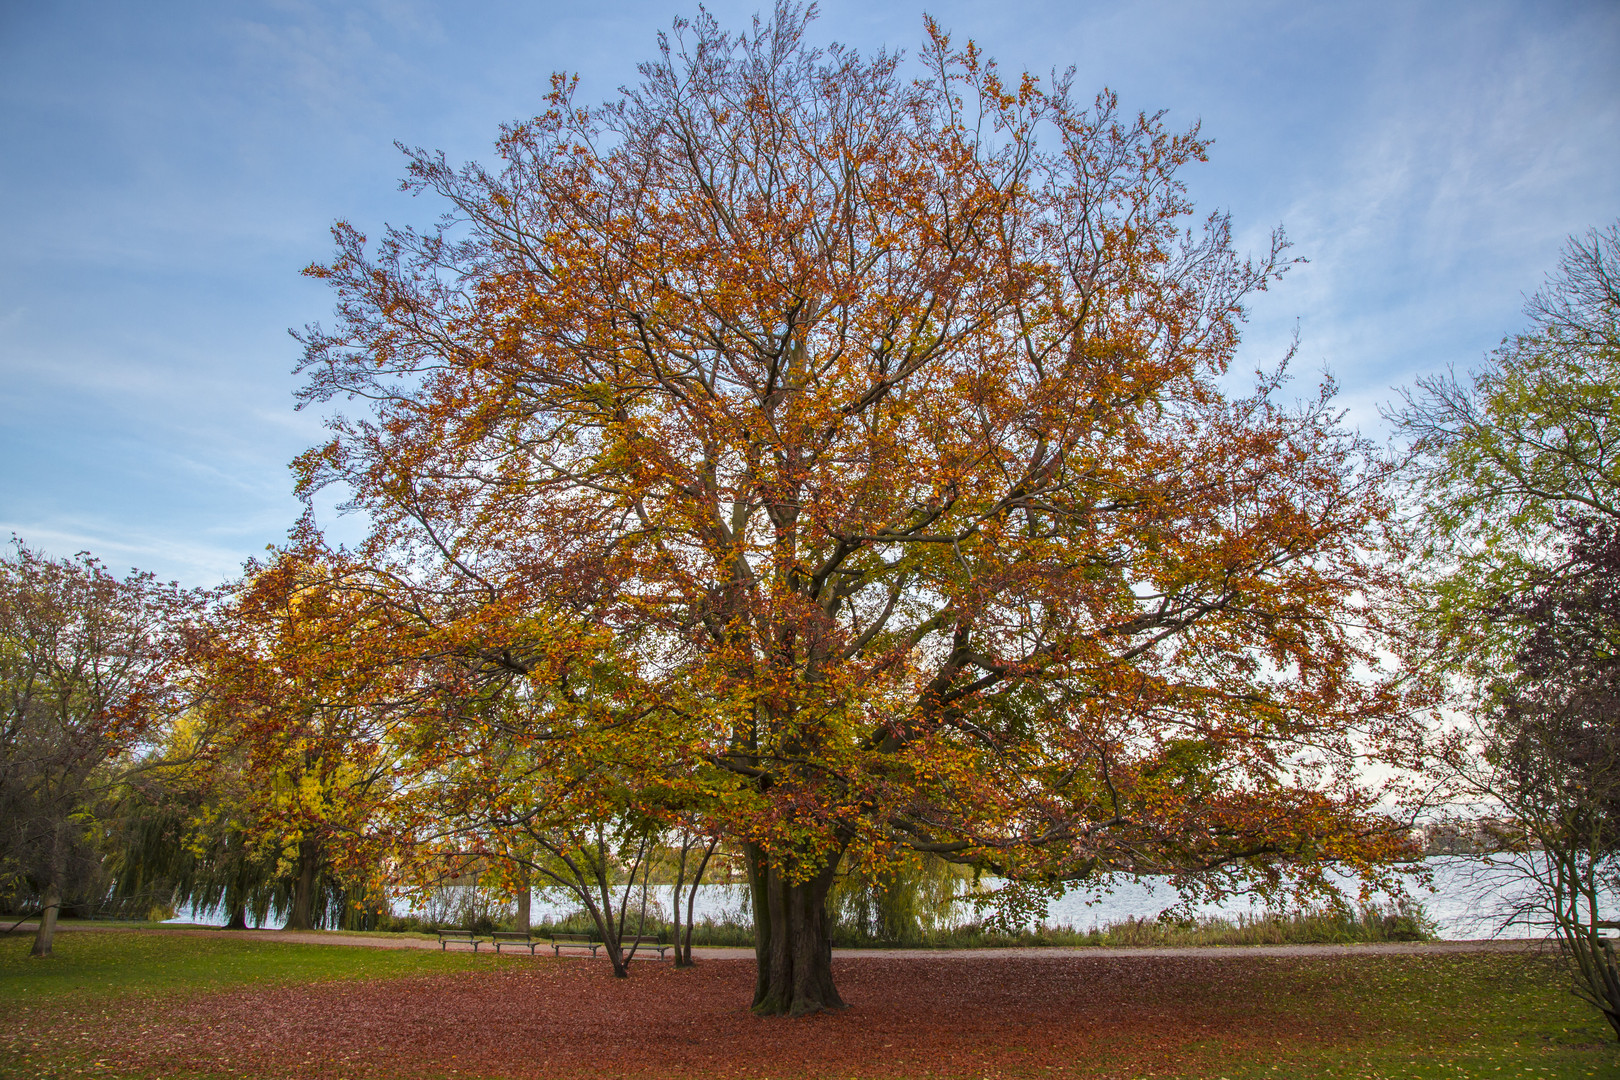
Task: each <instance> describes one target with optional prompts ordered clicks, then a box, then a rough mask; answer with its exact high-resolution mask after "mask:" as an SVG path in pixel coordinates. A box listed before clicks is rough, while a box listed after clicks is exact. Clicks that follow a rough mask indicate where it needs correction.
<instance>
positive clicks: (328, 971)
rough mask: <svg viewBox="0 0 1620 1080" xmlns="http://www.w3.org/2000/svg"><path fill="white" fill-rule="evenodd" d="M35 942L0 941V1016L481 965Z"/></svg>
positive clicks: (92, 938) (396, 955)
mask: <svg viewBox="0 0 1620 1080" xmlns="http://www.w3.org/2000/svg"><path fill="white" fill-rule="evenodd" d="M33 940H34V936H33V935H32V934H21V933H18V934H11V935H9V936H6V937H0V1012H3V1011H4V1010H5V1009H7V1008H10V1007H15V1006H19V1005H23V1004H37V1003H40V1002H42V1001H48V1000H49V999H51V998H54V997H59V996H63V995H72V996H75V997H76V998H77V1000H79V1001H81V1002H85V1001H89V1000H93V999H95V998H100V997H107V998H122V997H126V996H129V995H132V994H164V993H179V992H191V991H198V990H212V989H217V988H222V987H227V986H243V985H286V984H291V983H307V982H315V981H317V980H327V979H389V978H397V977H399V976H402V975H425V974H431V973H436V972H446V971H467V970H470V969H472V968H473V967H474V965H475V964H476V963H477V962H478V961H479V960H481V959H482V957H481V956H475V955H473V954H472V953H470V952H467V951H465V950H463V951H461V952H441V951H439V950H422V949H368V948H342V947H339V946H332V945H294V944H286V943H282V942H275V941H263V940H259V941H255V940H254V939H253V937H252V935H251V932H249V933H246V934H244V933H231V932H225V931H219V932H217V933H211V934H196V935H192V934H185V935H181V934H170V933H143V932H141V931H139V930H133V931H131V930H123V929H119V930H111V931H88V930H70V931H67V932H62V933H58V934H57V935H56V941H55V943H54V948H53V949H52V953H53V955H52V956H51V957H50V958H48V959H46V960H34V959H31V958H30V957H29V955H28V950H29V948H30V947H31V946H32V945H33Z"/></svg>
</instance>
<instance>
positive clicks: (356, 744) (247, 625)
mask: <svg viewBox="0 0 1620 1080" xmlns="http://www.w3.org/2000/svg"><path fill="white" fill-rule="evenodd" d="M363 582H364V579H362V578H360V577H358V576H356V575H355V573H354V572H353V571H352V570H351V568H349V567H348V566H346V565H345V563H344V562H343V559H342V556H341V555H339V554H335V553H332V552H329V551H326V550H325V549H324V548H323V547H322V546H321V545H320V543H319V540H318V538H316V537H315V536H314V534H313V533H312V532H310V531H309V529H308V528H307V525H306V526H304V527H301V529H300V531H299V533H298V534H297V536H295V542H294V543H293V544H292V545H291V546H290V547H289V549H288V550H285V551H281V552H278V553H277V554H276V555H275V556H274V557H273V558H272V559H271V560H270V561H269V562H268V563H266V564H263V565H254V566H251V567H250V568H249V572H248V574H247V575H246V576H245V577H244V578H243V580H242V581H241V583H239V585H238V586H236V587H235V588H234V589H233V590H231V591H230V593H229V595H228V596H227V597H226V598H225V602H224V603H222V604H221V605H220V606H219V608H218V610H217V611H215V612H214V614H213V616H212V620H211V621H212V624H213V633H212V635H211V637H210V640H209V645H208V648H207V650H206V652H204V653H202V654H201V655H199V657H198V658H197V661H196V667H197V671H196V678H197V679H198V680H199V682H200V683H201V684H202V685H203V686H204V687H206V690H207V694H206V697H204V698H203V699H202V704H201V708H202V709H203V710H205V712H206V716H207V723H208V725H209V727H210V728H211V730H212V736H211V738H212V740H213V746H212V749H211V750H210V751H209V754H210V768H209V770H208V773H207V775H206V776H205V777H203V779H202V783H203V784H204V785H205V786H206V787H207V788H208V790H209V791H210V792H211V793H212V795H213V796H215V798H214V799H213V800H212V801H210V802H209V803H208V804H207V805H206V806H205V807H203V808H202V810H203V811H204V813H203V815H202V816H201V817H199V818H198V819H196V826H197V835H196V836H195V837H194V838H193V841H192V842H193V843H200V844H202V845H204V846H205V847H209V848H210V850H211V851H212V852H213V856H212V857H214V858H215V859H217V860H219V862H218V864H217V866H216V867H215V870H214V871H213V873H214V874H215V875H223V876H220V877H218V880H217V882H216V881H215V878H210V879H209V880H210V882H215V883H216V884H217V883H224V884H226V885H227V887H226V888H224V889H223V890H219V889H215V888H214V885H213V884H210V885H209V886H208V889H207V890H206V891H207V892H208V893H209V894H211V893H212V892H214V891H218V892H220V895H221V898H222V899H225V901H226V903H227V904H228V905H229V904H231V903H232V901H233V899H234V900H235V902H236V903H238V904H241V905H245V904H246V903H247V900H248V896H249V894H250V893H251V894H253V896H254V897H255V900H256V903H255V905H254V906H255V907H256V908H257V911H256V915H257V916H258V917H259V918H263V917H264V914H265V912H266V911H267V910H274V911H277V912H285V914H286V928H287V929H289V930H307V929H311V928H313V927H315V926H317V925H339V926H347V925H349V924H350V919H351V917H352V914H353V913H352V912H351V908H353V907H354V905H356V904H361V905H365V904H368V903H372V902H374V901H373V894H374V892H375V887H374V886H375V882H374V881H373V880H372V879H373V878H374V877H375V875H376V873H377V869H378V859H379V855H378V851H379V850H380V849H377V848H375V847H374V846H373V845H375V844H377V843H381V842H382V841H381V840H380V838H379V835H378V831H379V829H380V828H381V825H382V819H383V816H384V814H383V811H384V809H385V808H386V806H387V805H388V803H389V801H390V799H391V798H392V796H393V794H394V780H395V777H394V756H393V755H394V753H395V750H396V747H397V744H396V743H395V742H394V740H393V738H392V736H393V732H394V729H395V725H396V724H397V723H398V721H399V718H400V716H401V715H402V713H404V712H406V711H408V710H409V708H410V707H411V703H412V702H413V701H414V700H415V695H416V688H417V685H418V684H417V679H416V676H415V670H416V669H415V667H414V665H413V664H412V663H409V662H406V663H394V662H391V655H390V654H388V653H386V652H383V651H378V649H379V646H378V642H379V641H386V640H389V639H390V638H391V633H390V631H389V630H388V629H387V628H385V627H384V626H382V625H381V624H382V623H384V622H386V621H389V620H394V619H398V618H400V617H401V613H400V612H399V610H398V609H397V608H395V607H394V606H393V605H391V604H390V603H388V602H386V601H385V600H383V599H380V598H379V597H378V596H377V595H376V594H375V593H374V592H372V591H371V590H368V589H366V588H363V587H359V586H360V585H361V584H363ZM266 864H268V865H273V866H275V867H276V869H275V871H274V873H272V874H271V875H270V876H269V878H268V880H258V881H257V882H254V881H252V880H249V879H251V878H254V877H255V875H256V871H255V868H256V867H262V866H263V865H266ZM233 875H236V876H241V877H242V880H241V881H240V882H239V883H238V885H239V886H240V887H238V888H236V889H235V890H234V892H233V890H232V889H231V888H230V887H229V885H230V879H231V878H232V877H233ZM235 913H236V910H235V909H233V911H232V914H233V916H234V915H235Z"/></svg>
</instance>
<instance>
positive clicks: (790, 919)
mask: <svg viewBox="0 0 1620 1080" xmlns="http://www.w3.org/2000/svg"><path fill="white" fill-rule="evenodd" d="M837 870H838V859H837V857H836V856H835V857H834V858H832V859H831V860H830V861H829V862H828V864H827V865H826V866H824V867H823V868H822V869H821V870H820V871H819V872H818V873H816V874H815V875H814V876H812V877H811V878H809V879H808V880H805V881H794V880H792V879H791V878H790V877H789V876H788V875H786V874H785V873H783V871H782V868H781V867H780V866H778V865H776V864H775V863H773V862H772V861H771V860H770V859H769V858H768V856H766V854H765V853H764V852H763V851H761V850H760V849H759V848H757V847H756V846H754V845H752V844H750V845H749V846H748V876H749V883H750V884H751V885H752V886H753V888H752V892H753V894H754V958H755V960H756V961H757V963H758V975H757V977H756V979H755V983H754V1013H755V1014H756V1015H759V1016H808V1015H810V1014H811V1013H817V1012H820V1011H821V1010H823V1009H841V1008H844V1001H843V999H842V998H840V997H839V996H838V990H837V988H836V987H835V986H834V985H833V977H832V938H831V937H830V936H829V935H828V932H827V930H828V927H827V891H828V889H830V888H831V887H832V882H833V875H834V874H835V873H837Z"/></svg>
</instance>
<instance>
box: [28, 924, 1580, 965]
mask: <svg viewBox="0 0 1620 1080" xmlns="http://www.w3.org/2000/svg"><path fill="white" fill-rule="evenodd" d="M120 929H125V928H124V927H117V926H75V925H73V924H72V923H60V924H58V925H57V931H58V932H59V933H69V932H71V933H95V932H97V931H103V930H120ZM33 930H34V925H33V924H31V923H24V924H22V925H21V926H19V927H18V928H17V929H16V930H14V931H13V933H17V934H21V933H32V932H33ZM143 932H144V933H150V934H196V935H213V934H226V933H229V934H236V935H241V936H243V937H251V938H253V939H254V940H255V941H285V942H292V943H296V944H300V945H351V946H361V947H364V948H370V949H437V948H439V947H440V946H439V943H438V941H437V940H436V939H434V938H417V937H405V936H403V935H397V934H376V935H372V934H345V933H343V932H342V931H333V930H307V931H306V930H220V929H218V928H215V927H184V926H176V927H165V928H163V929H151V928H148V929H146V930H144V931H143ZM1549 947H1551V945H1550V943H1549V942H1546V941H1543V940H1541V939H1537V938H1489V939H1484V940H1476V941H1392V942H1382V943H1378V944H1359V945H1212V946H1202V945H1181V946H1162V945H1140V946H1131V947H1126V948H1106V947H1103V946H1098V945H1051V946H1037V947H1030V948H1008V949H834V950H833V956H835V957H837V958H839V959H848V960H860V959H872V960H878V959H883V960H894V959H905V960H964V959H971V958H990V957H1030V958H1037V957H1060V956H1066V955H1075V956H1094V957H1108V958H1114V957H1131V956H1184V957H1207V958H1217V959H1218V958H1221V957H1253V956H1284V957H1304V956H1400V955H1418V954H1422V955H1426V956H1435V955H1441V954H1445V953H1500V952H1522V951H1534V950H1540V949H1545V948H1549ZM463 951H464V950H463ZM692 954H693V956H694V957H696V958H699V959H705V958H706V959H710V960H752V959H753V957H754V950H753V949H749V948H731V947H724V946H699V947H696V948H694V949H693V950H692ZM515 955H522V954H521V953H518V954H515ZM535 955H537V956H538V955H540V951H539V950H538V949H536V950H535ZM573 955H577V956H583V955H584V954H583V953H576V954H573Z"/></svg>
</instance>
